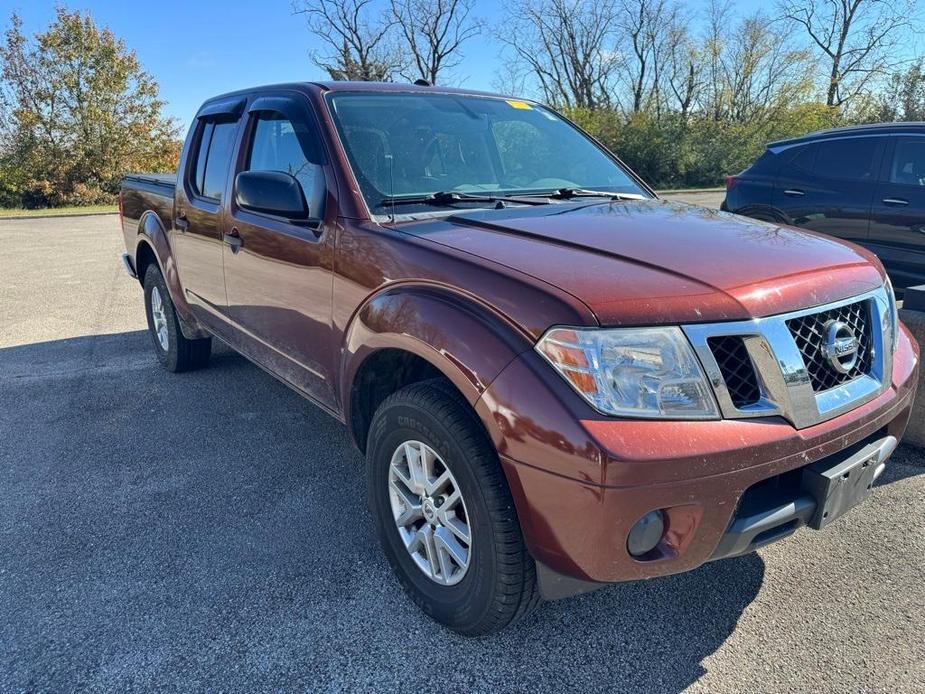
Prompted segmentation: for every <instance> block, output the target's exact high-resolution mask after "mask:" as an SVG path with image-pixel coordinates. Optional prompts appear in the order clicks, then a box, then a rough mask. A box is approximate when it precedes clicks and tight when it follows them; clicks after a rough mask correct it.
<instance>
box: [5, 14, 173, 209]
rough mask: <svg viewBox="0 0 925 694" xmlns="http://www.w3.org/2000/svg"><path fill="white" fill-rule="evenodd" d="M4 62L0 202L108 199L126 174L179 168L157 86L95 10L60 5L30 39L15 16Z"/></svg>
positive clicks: (29, 204)
mask: <svg viewBox="0 0 925 694" xmlns="http://www.w3.org/2000/svg"><path fill="white" fill-rule="evenodd" d="M0 67H2V72H0V126H2V127H3V128H4V135H5V138H4V140H5V144H4V147H3V149H2V151H0V203H5V204H19V205H23V206H26V207H46V206H56V205H75V204H76V205H79V204H98V203H105V202H111V201H112V200H113V199H114V197H115V194H116V192H117V191H118V186H119V180H120V178H121V177H122V175H123V174H124V173H126V172H128V171H132V170H138V171H141V170H143V171H170V170H172V169H174V168H175V167H176V163H177V158H178V155H179V148H180V144H179V139H178V137H179V131H178V128H177V125H176V123H175V122H174V121H173V120H172V119H170V118H168V117H166V116H164V114H163V106H164V102H163V101H162V100H161V99H160V97H159V95H158V85H157V83H156V82H155V81H154V79H153V78H152V77H151V76H150V75H149V74H148V73H147V72H145V71H144V70H143V69H142V68H141V65H140V64H139V62H138V58H137V56H136V55H135V53H134V52H132V51H130V50H128V49H127V48H126V46H125V44H124V42H123V41H121V40H120V39H118V38H116V37H115V36H114V35H113V33H112V32H111V31H110V30H109V29H106V28H100V27H97V26H96V24H95V23H94V21H93V18H92V17H91V16H90V14H89V13H86V14H85V13H81V12H79V11H74V12H71V11H68V10H67V9H65V8H63V7H59V8H58V9H57V15H56V18H55V20H54V22H53V23H52V24H51V26H50V27H49V28H48V29H47V30H46V31H45V32H42V33H39V34H36V35H35V36H34V37H32V38H31V39H29V38H27V37H26V35H25V34H24V33H23V28H22V21H21V20H20V18H19V16H18V15H16V14H13V16H12V19H11V22H10V27H9V29H8V30H7V32H6V35H5V41H4V42H3V45H2V46H0Z"/></svg>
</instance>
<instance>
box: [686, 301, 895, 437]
mask: <svg viewBox="0 0 925 694" xmlns="http://www.w3.org/2000/svg"><path fill="white" fill-rule="evenodd" d="M833 319H834V320H837V321H840V322H842V323H844V324H845V325H847V326H849V327H850V328H851V330H853V331H854V334H855V337H856V338H857V339H858V347H859V349H858V353H857V363H856V364H855V365H854V366H853V368H852V369H851V370H850V371H849V372H848V373H847V374H839V373H838V370H837V369H835V367H834V366H830V365H828V364H825V363H824V362H823V359H825V353H824V352H823V350H822V347H823V343H824V342H827V340H826V339H825V337H827V336H825V331H826V330H827V328H826V324H827V323H828V322H829V321H830V320H833ZM682 328H683V330H684V333H685V334H686V335H687V338H688V339H689V340H690V342H691V345H692V346H693V347H694V350H695V351H696V352H697V356H698V357H699V359H700V363H701V365H702V366H703V369H704V372H705V373H706V376H707V379H708V380H709V381H710V385H711V386H712V388H713V393H714V395H715V396H716V401H717V404H718V405H719V408H720V410H721V412H722V414H723V416H724V417H727V418H731V419H735V418H745V417H747V418H752V417H775V416H780V417H784V418H785V419H786V420H787V421H789V422H790V423H791V424H793V426H795V427H796V428H798V429H802V428H804V427H809V426H813V425H814V424H819V423H820V422H824V421H826V420H828V419H831V418H832V417H837V416H838V415H840V414H843V413H845V412H849V411H851V410H853V409H855V408H856V407H859V406H860V405H863V404H864V403H866V402H869V401H871V400H873V399H874V398H875V397H877V396H878V395H879V394H880V393H882V392H884V390H886V388H887V387H888V386H889V383H890V374H891V373H892V372H893V352H892V350H890V348H889V345H891V344H892V339H893V330H894V327H893V320H892V309H891V303H890V300H889V294H888V292H887V290H886V288H884V287H880V288H878V289H875V290H873V291H870V292H866V293H864V294H860V295H858V296H855V297H853V298H849V299H844V300H841V301H835V302H832V303H830V304H826V305H825V306H819V307H816V308H810V309H802V310H798V311H792V312H789V313H783V314H777V315H771V316H765V317H761V318H751V319H748V320H741V321H728V322H719V323H695V324H689V325H684V326H682ZM846 332H847V331H839V334H842V333H846ZM746 356H747V358H748V360H750V362H751V367H752V369H751V373H749V370H748V369H747V365H746ZM842 363H845V362H842ZM828 368H831V372H829V371H826V369H828ZM756 391H757V393H758V400H757V401H756V400H755V393H756Z"/></svg>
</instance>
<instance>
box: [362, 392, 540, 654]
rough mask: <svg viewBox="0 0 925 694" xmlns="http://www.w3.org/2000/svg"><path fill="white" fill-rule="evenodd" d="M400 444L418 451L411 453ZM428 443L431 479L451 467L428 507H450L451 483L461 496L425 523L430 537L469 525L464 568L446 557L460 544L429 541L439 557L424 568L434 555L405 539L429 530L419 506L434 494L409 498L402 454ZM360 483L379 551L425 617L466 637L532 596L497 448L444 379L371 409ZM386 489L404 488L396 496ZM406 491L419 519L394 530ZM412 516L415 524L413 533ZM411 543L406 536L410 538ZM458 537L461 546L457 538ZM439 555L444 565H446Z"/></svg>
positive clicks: (536, 597) (523, 608)
mask: <svg viewBox="0 0 925 694" xmlns="http://www.w3.org/2000/svg"><path fill="white" fill-rule="evenodd" d="M406 443H408V444H409V445H410V446H411V449H412V451H415V450H416V451H417V453H414V454H412V453H409V452H408V450H407V448H406V447H405V446H404V444H406ZM427 449H429V450H430V451H431V454H432V455H435V456H437V457H438V458H439V460H437V461H436V462H434V463H433V464H432V468H431V472H432V473H433V474H432V478H441V479H444V480H446V479H447V476H446V474H444V473H445V472H446V471H449V480H450V482H446V483H445V486H443V487H442V488H441V491H439V492H434V493H432V495H431V496H432V497H433V499H434V502H433V503H434V505H437V506H436V511H434V510H433V505H432V507H431V512H432V513H435V512H436V513H439V512H441V510H442V509H441V508H440V506H439V504H442V505H443V507H444V509H445V508H447V507H450V506H451V504H452V503H454V501H453V500H454V498H455V494H453V490H454V489H455V490H457V491H458V492H459V493H460V495H461V502H460V501H456V502H455V503H456V506H455V510H453V511H449V512H446V511H444V514H445V516H446V517H444V518H442V519H441V520H443V521H445V522H444V523H442V524H441V523H440V520H438V521H437V524H438V525H437V526H433V525H432V524H431V528H432V530H431V532H432V535H433V537H435V538H436V537H448V530H449V529H450V528H451V525H453V526H454V527H457V528H458V527H461V526H460V525H459V521H460V519H462V520H463V521H464V523H462V526H467V527H468V530H469V537H470V539H471V544H470V545H469V547H468V554H467V557H468V564H467V567H466V568H465V569H464V570H462V569H460V565H459V564H458V563H457V564H453V563H452V561H451V560H450V559H449V557H451V556H459V555H460V554H461V553H459V552H457V553H456V554H452V553H450V552H447V551H442V553H441V552H440V550H435V552H436V553H437V554H438V556H439V559H440V561H437V562H434V564H435V565H436V566H437V568H436V570H433V571H431V572H430V573H431V574H432V575H429V574H428V573H427V569H424V568H421V566H422V560H423V559H426V557H427V556H434V555H433V554H431V555H427V552H426V551H425V549H424V548H423V546H421V547H418V548H417V555H416V556H413V554H412V550H410V549H409V548H408V547H409V545H408V541H407V539H406V538H407V537H409V536H410V537H412V538H417V537H419V535H420V534H421V532H422V531H425V530H426V528H425V526H427V525H428V520H427V518H425V517H424V514H425V513H426V511H427V505H428V504H429V503H430V498H431V497H429V496H427V494H428V493H424V494H423V495H422V496H419V497H415V496H414V492H411V491H410V488H409V487H407V486H405V487H402V482H401V479H402V478H404V477H411V475H410V473H408V474H406V471H407V470H410V465H411V463H410V462H409V461H411V460H420V457H419V456H418V454H422V455H424V456H425V458H426V457H427V455H430V454H427V453H426V450H427ZM393 462H396V465H395V467H393ZM405 463H408V464H407V465H405ZM399 469H400V470H401V472H400V473H399V472H398V470H399ZM367 482H368V492H369V502H370V508H371V511H372V514H373V518H374V521H375V523H376V526H377V530H378V534H379V540H380V542H381V544H382V547H383V550H384V552H385V555H386V557H387V558H388V561H389V563H390V564H391V566H392V569H393V570H394V571H395V574H396V575H397V577H398V579H399V581H400V583H401V584H402V586H403V587H404V589H405V590H406V591H407V592H408V594H409V595H410V596H411V598H412V599H413V600H414V602H415V603H417V605H418V606H419V607H420V608H421V609H422V610H423V611H424V612H425V613H426V614H428V615H429V616H430V617H432V618H433V619H435V620H436V621H437V622H439V623H441V624H443V625H445V626H447V627H449V628H450V629H452V630H453V631H456V632H458V633H460V634H463V635H465V636H479V635H483V634H489V633H492V632H495V631H499V630H501V629H503V628H504V627H506V626H508V625H509V624H511V623H513V622H515V621H516V620H518V619H521V618H523V617H525V616H526V615H527V614H529V613H530V612H532V611H533V610H534V609H535V608H536V607H537V606H538V605H539V603H540V601H541V600H540V594H539V590H538V587H537V583H536V565H535V564H534V562H533V559H532V557H531V556H530V555H529V553H528V551H527V548H526V545H525V544H524V539H523V534H522V532H521V529H520V523H519V521H518V519H517V512H516V510H515V508H514V503H513V500H512V498H511V493H510V490H509V488H508V486H507V481H506V480H505V478H504V474H503V472H502V470H501V466H500V464H499V462H498V456H497V454H496V453H495V450H494V447H493V446H492V444H491V442H490V441H489V439H488V437H487V435H486V434H485V432H484V430H483V429H482V427H481V425H480V423H479V422H478V420H477V419H476V417H475V414H474V412H473V411H472V410H471V408H470V407H469V405H468V404H467V403H466V402H465V401H464V400H463V399H462V397H461V396H460V395H459V394H458V393H457V392H456V391H455V389H453V388H452V386H450V385H449V384H448V383H447V382H446V381H444V380H442V379H435V380H430V381H424V382H422V383H416V384H412V385H410V386H408V387H406V388H403V389H402V390H400V391H398V392H396V393H394V394H393V395H391V396H389V397H388V398H387V399H386V400H385V401H384V402H383V403H382V405H380V407H379V408H378V409H377V410H376V413H375V415H374V416H373V421H372V424H371V427H370V433H369V437H368V443H367ZM393 489H401V490H402V492H401V493H402V495H403V496H401V497H399V496H398V494H397V492H393ZM406 497H410V498H411V500H412V505H413V504H417V503H420V505H421V506H422V508H423V510H422V511H421V514H420V515H421V517H420V519H419V520H418V521H414V522H413V523H411V524H409V525H408V526H407V527H405V528H404V529H400V527H399V521H397V520H396V517H398V516H399V515H400V514H399V511H402V510H404V511H408V512H409V513H410V514H411V515H412V516H414V515H416V513H413V512H412V510H411V506H410V505H406V502H405V498H406ZM398 498H400V499H401V500H400V501H398V502H395V499H398ZM396 503H397V508H398V511H396ZM460 507H461V510H460ZM449 514H452V515H449ZM418 522H420V524H421V525H420V529H419V530H418V532H417V533H415V532H414V531H415V528H416V525H417V523H418ZM434 527H436V529H433V528H434ZM424 534H425V535H426V532H425V533H424ZM449 534H450V535H454V536H455V535H457V534H458V535H459V537H463V536H464V535H465V533H462V534H459V533H449ZM451 539H452V540H457V539H458V538H457V537H454V538H451ZM415 542H416V539H412V540H411V546H414V544H415ZM440 542H443V541H442V540H441V541H440ZM457 544H458V545H459V546H460V547H463V548H464V547H465V542H464V541H462V540H459V541H458V543H457ZM443 546H448V545H443ZM444 561H446V563H447V565H450V570H445V569H446V566H444V564H443V562H444ZM423 564H426V565H430V563H429V562H427V561H423ZM433 574H439V576H433Z"/></svg>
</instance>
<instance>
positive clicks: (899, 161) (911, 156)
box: [890, 139, 925, 186]
mask: <svg viewBox="0 0 925 694" xmlns="http://www.w3.org/2000/svg"><path fill="white" fill-rule="evenodd" d="M890 183H899V184H900V185H906V186H925V139H921V140H897V141H896V151H895V152H894V154H893V162H892V164H891V165H890Z"/></svg>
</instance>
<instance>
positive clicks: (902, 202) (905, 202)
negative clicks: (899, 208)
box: [883, 198, 909, 205]
mask: <svg viewBox="0 0 925 694" xmlns="http://www.w3.org/2000/svg"><path fill="white" fill-rule="evenodd" d="M883 204H884V205H908V204H909V201H908V200H903V199H902V198H883Z"/></svg>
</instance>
